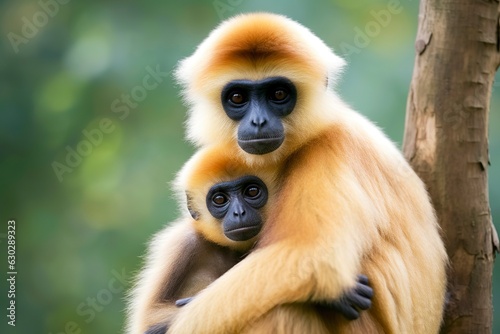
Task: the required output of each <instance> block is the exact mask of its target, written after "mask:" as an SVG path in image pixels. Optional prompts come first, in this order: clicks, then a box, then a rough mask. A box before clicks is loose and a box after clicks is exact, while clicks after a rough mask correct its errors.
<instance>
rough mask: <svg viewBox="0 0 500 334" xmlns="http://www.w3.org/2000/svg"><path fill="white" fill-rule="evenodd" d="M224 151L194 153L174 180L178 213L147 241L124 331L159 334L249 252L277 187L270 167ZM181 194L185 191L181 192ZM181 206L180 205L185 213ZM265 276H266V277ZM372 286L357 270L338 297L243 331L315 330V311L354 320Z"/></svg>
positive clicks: (289, 309) (291, 309)
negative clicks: (256, 167) (253, 170)
mask: <svg viewBox="0 0 500 334" xmlns="http://www.w3.org/2000/svg"><path fill="white" fill-rule="evenodd" d="M225 152H228V151H227V150H225V148H219V147H216V148H210V149H204V150H201V151H200V152H198V153H197V154H196V155H195V156H194V157H193V158H192V159H191V160H190V161H188V163H186V165H185V166H184V168H183V169H182V170H181V172H180V173H179V175H178V178H177V180H176V182H175V183H176V188H177V193H178V194H181V196H180V197H179V201H180V203H181V208H182V209H183V212H184V213H183V217H184V218H181V219H180V220H178V221H177V222H176V223H174V224H173V225H172V226H169V227H167V228H165V229H164V230H162V231H160V232H159V233H158V234H157V235H156V236H155V237H154V239H153V241H152V243H151V245H150V249H149V254H148V256H147V260H146V267H145V269H144V270H143V271H142V272H141V275H140V276H139V280H138V282H137V284H136V286H135V289H134V291H133V292H132V295H131V298H130V310H129V311H130V312H129V321H128V322H129V323H128V328H127V330H128V332H129V333H141V334H142V333H144V332H146V333H148V334H157V333H165V331H166V329H167V328H168V325H169V323H170V322H171V321H172V319H173V317H174V316H175V314H176V313H177V312H178V310H179V309H178V308H177V307H176V305H177V306H179V305H184V304H186V303H188V302H189V301H190V300H192V298H191V297H193V296H195V295H196V294H197V293H198V292H199V291H201V290H202V289H203V288H205V287H207V286H208V285H209V284H210V283H212V282H213V281H215V280H216V279H217V278H218V277H220V276H221V275H223V274H224V273H225V272H226V271H227V270H229V269H230V268H231V267H233V266H234V265H236V264H237V263H238V262H240V261H241V260H242V259H243V258H244V257H245V255H246V254H247V253H248V252H249V251H251V248H252V246H253V245H254V244H255V242H256V240H257V238H258V235H259V232H260V230H261V228H262V226H263V224H264V222H265V220H266V216H267V210H268V208H269V207H270V206H272V204H268V205H266V204H267V203H268V201H269V202H271V203H272V202H273V199H274V196H273V194H274V193H275V192H276V190H275V188H276V183H275V172H276V171H275V170H271V169H267V170H266V169H265V168H264V169H261V170H260V171H259V172H258V173H257V174H258V175H259V176H260V177H257V176H254V175H250V174H249V173H250V169H249V168H248V167H247V166H245V164H244V162H243V161H241V160H240V159H237V158H235V157H234V156H231V155H227V154H225ZM184 194H185V195H184ZM186 209H187V210H186ZM270 280H272V278H270ZM371 297H372V290H371V288H370V286H369V285H368V281H367V278H366V277H365V276H362V275H360V276H359V277H358V281H357V283H356V286H355V287H354V288H353V289H352V290H348V291H345V293H344V294H343V296H342V297H340V298H339V299H338V300H333V301H332V300H328V299H317V300H315V301H316V303H312V302H310V303H300V304H295V305H288V306H282V307H278V308H276V310H274V311H273V312H271V313H270V314H269V315H268V316H267V317H266V318H262V319H259V320H258V321H257V322H256V323H253V324H249V325H248V326H246V328H245V330H244V332H247V333H249V332H251V333H262V332H272V331H274V330H275V329H276V328H282V329H283V331H284V332H287V333H289V332H293V331H294V330H300V331H301V332H302V333H313V332H317V331H318V330H320V329H321V328H324V325H323V322H322V320H321V315H322V314H333V315H334V316H335V315H343V316H344V317H346V318H347V319H355V318H357V317H359V312H360V310H366V309H368V308H369V307H370V305H371Z"/></svg>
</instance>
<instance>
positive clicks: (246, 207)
mask: <svg viewBox="0 0 500 334" xmlns="http://www.w3.org/2000/svg"><path fill="white" fill-rule="evenodd" d="M267 198H268V191H267V187H266V185H265V184H264V182H262V180H261V179H259V178H258V177H256V176H244V177H242V178H239V179H237V180H232V181H228V182H221V183H217V184H215V185H214V186H213V187H212V188H210V190H209V191H208V194H207V199H206V201H207V208H208V211H210V214H212V216H214V217H215V218H217V219H222V228H223V230H224V234H225V235H226V237H228V238H229V239H231V240H233V241H246V240H249V239H251V238H253V237H255V236H256V235H257V234H259V232H260V230H261V228H262V215H261V214H260V212H259V209H261V208H262V207H263V206H264V205H266V203H267Z"/></svg>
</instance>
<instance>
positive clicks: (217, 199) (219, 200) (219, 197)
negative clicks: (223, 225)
mask: <svg viewBox="0 0 500 334" xmlns="http://www.w3.org/2000/svg"><path fill="white" fill-rule="evenodd" d="M227 201H228V198H227V196H226V195H224V194H221V193H217V194H215V195H214V196H213V197H212V202H213V203H214V204H215V205H217V206H222V205H224V204H226V203H227Z"/></svg>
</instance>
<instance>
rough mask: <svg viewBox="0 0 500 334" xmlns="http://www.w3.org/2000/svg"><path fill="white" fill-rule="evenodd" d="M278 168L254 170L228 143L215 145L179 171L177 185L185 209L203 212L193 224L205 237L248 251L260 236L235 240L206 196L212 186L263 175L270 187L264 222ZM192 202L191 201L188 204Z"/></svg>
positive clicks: (222, 244) (196, 156) (264, 210)
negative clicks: (213, 210) (245, 239)
mask: <svg viewBox="0 0 500 334" xmlns="http://www.w3.org/2000/svg"><path fill="white" fill-rule="evenodd" d="M276 173H277V170H276V168H261V169H259V170H253V169H250V168H249V167H248V166H247V165H245V163H244V162H243V161H242V160H241V159H240V158H239V157H238V156H235V155H234V154H231V150H229V149H227V147H226V146H212V147H209V148H205V149H202V150H200V151H198V152H197V153H196V154H195V155H194V156H193V157H192V158H191V159H190V160H189V161H188V162H187V163H186V164H185V165H184V167H183V168H182V170H181V171H180V172H179V174H178V176H177V178H176V181H175V182H174V187H175V188H176V193H177V194H179V195H180V197H179V199H178V200H179V203H181V210H183V211H184V212H185V213H184V214H183V216H188V215H189V214H188V212H187V208H188V204H189V206H190V209H191V210H194V211H196V212H197V213H198V214H199V218H197V219H196V220H193V227H194V228H195V230H196V231H197V232H198V233H199V234H200V235H203V236H204V238H206V239H207V240H209V241H211V242H215V243H216V244H219V245H221V246H227V247H230V248H231V249H236V250H245V251H246V250H248V249H249V248H251V246H252V245H253V244H254V243H255V241H256V239H257V237H255V238H253V239H250V240H248V241H233V240H230V239H229V238H227V237H226V236H225V235H224V232H223V230H222V224H221V222H220V220H219V219H216V218H214V217H212V215H211V214H210V212H209V211H208V208H207V206H206V196H207V194H208V191H209V189H210V188H211V187H212V186H213V185H215V184H217V183H221V182H227V181H231V180H235V179H237V178H240V177H241V176H245V175H254V176H257V177H259V178H260V179H261V180H262V181H263V182H264V183H265V184H266V186H267V187H268V192H269V200H268V204H266V206H265V207H263V208H262V209H260V210H261V213H262V217H263V221H266V217H267V211H268V210H267V208H268V207H270V206H271V205H272V204H271V202H272V200H273V198H274V196H273V194H274V193H275V187H274V185H275V184H276V181H275V175H276ZM188 201H189V203H188Z"/></svg>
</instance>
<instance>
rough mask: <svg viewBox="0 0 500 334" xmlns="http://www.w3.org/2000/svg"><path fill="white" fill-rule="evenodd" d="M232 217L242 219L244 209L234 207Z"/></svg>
mask: <svg viewBox="0 0 500 334" xmlns="http://www.w3.org/2000/svg"><path fill="white" fill-rule="evenodd" d="M233 210H234V211H233V216H234V217H240V218H242V217H244V216H245V213H246V211H245V208H244V207H243V206H242V205H235V208H234V209H233Z"/></svg>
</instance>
